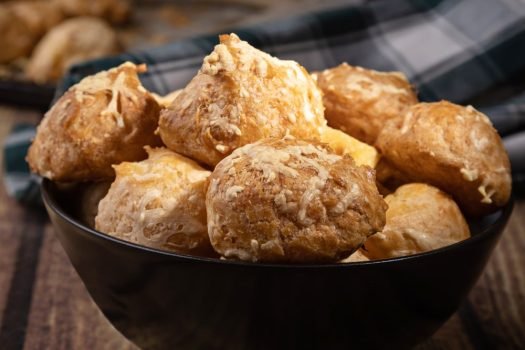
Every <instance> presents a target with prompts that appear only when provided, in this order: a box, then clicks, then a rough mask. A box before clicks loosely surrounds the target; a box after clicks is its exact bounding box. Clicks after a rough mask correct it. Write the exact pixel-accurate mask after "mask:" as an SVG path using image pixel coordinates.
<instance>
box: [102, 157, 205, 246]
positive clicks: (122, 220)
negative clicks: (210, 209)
mask: <svg viewBox="0 0 525 350" xmlns="http://www.w3.org/2000/svg"><path fill="white" fill-rule="evenodd" d="M146 150H147V152H148V155H149V158H148V159H146V160H143V161H141V162H135V163H131V162H123V163H121V164H119V165H115V166H114V168H115V171H116V174H117V177H116V179H115V181H114V182H113V183H112V184H111V187H110V189H109V192H108V194H107V195H106V196H105V197H104V198H103V199H102V200H101V201H100V204H99V207H98V214H97V217H96V219H95V227H96V229H97V230H99V231H102V232H105V233H107V234H110V235H112V236H115V237H118V238H120V239H124V240H127V241H130V242H134V243H138V244H142V245H145V246H147V247H153V248H158V249H167V250H171V251H175V252H178V253H187V254H194V255H209V254H210V253H211V252H212V251H213V249H212V248H211V245H210V240H209V238H208V232H207V229H206V208H205V196H206V189H207V186H208V177H209V176H210V172H209V171H207V170H205V169H203V168H201V167H200V166H199V165H198V164H197V163H195V162H194V161H192V160H190V159H188V158H186V157H183V156H181V155H179V154H176V153H174V152H172V151H170V150H168V149H166V148H149V147H146Z"/></svg>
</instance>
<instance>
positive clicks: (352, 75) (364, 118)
mask: <svg viewBox="0 0 525 350" xmlns="http://www.w3.org/2000/svg"><path fill="white" fill-rule="evenodd" d="M313 76H314V78H315V79H316V80H317V85H318V86H319V87H320V88H321V90H322V91H323V95H324V96H323V102H324V106H325V108H326V110H325V117H326V119H327V120H328V125H330V126H332V127H334V128H336V129H341V130H343V131H344V132H346V133H347V134H349V135H351V136H353V137H355V138H356V139H358V140H361V141H363V142H366V143H368V144H374V142H375V140H376V138H377V135H378V134H379V131H380V130H381V128H382V127H383V125H384V124H385V122H386V121H387V120H390V119H392V118H395V117H398V116H400V115H401V114H403V112H404V111H405V110H406V109H407V108H408V107H409V106H410V105H412V104H415V103H417V96H416V94H415V93H414V90H413V89H412V86H411V85H410V83H409V82H408V80H407V78H406V77H405V75H403V74H402V73H400V72H388V73H384V72H378V71H374V70H371V69H364V68H361V67H354V66H350V65H348V64H347V63H343V64H341V65H339V66H337V67H334V68H331V69H326V70H324V71H322V72H319V73H314V74H313Z"/></svg>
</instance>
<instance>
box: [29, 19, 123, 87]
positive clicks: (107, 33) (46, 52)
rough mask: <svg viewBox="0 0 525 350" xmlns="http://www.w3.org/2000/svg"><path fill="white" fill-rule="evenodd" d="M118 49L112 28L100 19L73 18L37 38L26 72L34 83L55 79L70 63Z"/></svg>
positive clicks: (101, 55) (54, 80) (111, 52)
mask: <svg viewBox="0 0 525 350" xmlns="http://www.w3.org/2000/svg"><path fill="white" fill-rule="evenodd" d="M119 50H120V46H119V44H118V40H117V35H116V33H115V31H114V30H113V29H112V28H111V27H110V26H108V25H107V24H106V23H105V22H104V21H103V20H101V19H98V18H95V17H78V18H73V19H70V20H67V21H65V22H63V23H61V24H59V25H58V26H56V27H54V28H53V29H52V30H51V31H49V32H48V33H47V34H46V35H45V36H44V37H43V38H42V40H40V42H39V43H38V45H37V46H36V48H35V50H34V51H33V54H32V55H31V59H30V61H29V64H28V66H27V68H26V74H27V76H28V77H29V78H31V80H33V81H35V82H37V83H47V82H56V81H57V80H58V79H60V78H61V77H62V76H63V75H64V73H65V72H66V70H67V69H68V68H69V67H70V66H71V65H73V64H75V63H78V62H82V61H85V60H88V59H94V58H98V57H103V56H108V55H112V54H116V53H118V52H119Z"/></svg>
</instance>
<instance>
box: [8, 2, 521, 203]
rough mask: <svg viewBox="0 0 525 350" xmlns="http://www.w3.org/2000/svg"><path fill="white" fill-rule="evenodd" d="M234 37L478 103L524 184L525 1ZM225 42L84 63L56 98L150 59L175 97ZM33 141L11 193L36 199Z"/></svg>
mask: <svg viewBox="0 0 525 350" xmlns="http://www.w3.org/2000/svg"><path fill="white" fill-rule="evenodd" d="M225 32H235V33H237V34H238V35H239V36H240V37H241V39H243V40H247V41H248V42H249V43H250V44H252V45H254V46H256V47H258V48H260V49H262V50H264V51H266V52H268V53H270V54H272V55H274V56H277V57H279V58H281V59H293V60H296V61H298V62H299V63H300V64H302V65H303V66H305V67H306V68H307V69H308V70H320V69H324V68H327V67H332V66H336V65H338V64H340V63H341V62H344V61H346V62H348V63H349V64H351V65H360V66H363V67H367V68H372V69H376V70H381V71H392V70H397V71H402V72H403V73H405V74H406V75H407V77H408V79H409V80H410V81H411V82H412V83H413V84H414V86H415V88H416V89H417V91H418V92H419V98H420V99H421V100H422V101H436V100H440V99H446V100H450V101H452V102H455V103H459V104H463V105H466V104H472V105H474V106H475V107H476V108H477V109H479V110H481V111H482V112H484V113H486V114H487V115H488V116H489V118H490V119H491V120H492V122H493V124H494V126H495V128H496V129H497V130H498V131H499V133H500V135H502V136H503V137H504V141H505V144H506V146H507V148H508V150H509V153H510V157H511V162H512V166H513V170H514V180H515V184H514V186H515V188H517V187H518V188H519V187H520V186H523V185H522V184H523V183H524V181H523V179H524V178H525V79H524V78H525V59H523V57H525V5H524V4H523V2H522V1H521V0H417V1H415V0H412V1H409V0H382V1H381V0H375V1H366V2H365V1H363V2H361V3H357V4H356V3H354V4H353V5H346V6H344V7H340V8H336V9H331V10H327V11H323V12H316V13H311V14H308V15H302V16H296V17H291V18H288V19H286V20H280V21H277V22H272V23H263V24H259V25H257V26H254V27H250V28H235V29H231V30H228V31H225ZM217 42H218V39H217V35H216V34H213V35H209V36H201V37H198V38H194V39H191V40H184V41H179V42H175V43H172V44H169V45H166V46H162V47H158V48H155V49H151V50H147V51H138V52H131V53H126V54H123V55H120V56H116V57H112V58H105V59H100V60H95V61H91V62H88V63H84V64H81V65H77V66H75V67H73V68H72V69H71V70H70V72H69V74H68V75H67V76H66V77H65V79H64V80H63V82H62V84H61V86H60V87H59V88H58V89H57V96H59V95H61V94H62V93H63V92H64V91H65V90H66V89H67V88H68V87H69V86H71V85H73V84H75V83H77V82H79V81H80V80H81V79H82V78H83V77H85V76H87V75H90V74H93V73H96V72H98V71H100V70H103V69H108V68H110V67H114V66H116V65H118V64H120V63H122V62H125V61H128V60H129V61H133V62H136V63H146V64H147V65H148V72H147V73H145V74H144V75H142V76H141V80H142V82H143V84H144V86H145V87H146V88H147V89H149V90H150V91H154V92H157V93H159V94H161V95H162V94H167V93H169V92H171V91H173V90H175V89H179V88H181V87H184V86H185V84H187V82H188V81H189V80H190V79H191V78H192V77H193V76H194V75H195V74H196V72H197V70H198V68H199V67H200V65H201V62H202V59H203V57H204V56H205V55H206V54H208V53H209V52H210V51H212V49H213V47H214V45H215V44H216V43H217ZM31 135H32V133H31V131H30V130H28V129H27V128H26V127H24V128H21V129H15V130H14V134H13V135H11V136H10V138H8V139H7V141H6V145H5V148H4V153H5V154H4V159H5V177H4V179H5V184H6V186H7V189H8V193H10V194H11V195H13V196H15V197H17V198H18V199H20V200H26V201H33V199H34V194H35V188H37V187H36V186H35V182H34V181H35V178H34V177H31V176H29V175H28V174H27V167H26V166H24V165H21V164H22V162H23V154H25V151H24V150H25V149H27V147H28V145H29V140H30V137H31ZM24 136H25V137H24ZM13 152H15V153H13ZM17 155H18V156H17Z"/></svg>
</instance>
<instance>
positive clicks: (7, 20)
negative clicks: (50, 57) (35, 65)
mask: <svg viewBox="0 0 525 350" xmlns="http://www.w3.org/2000/svg"><path fill="white" fill-rule="evenodd" d="M63 17H64V16H63V14H62V12H60V9H59V8H58V7H57V6H56V4H54V3H53V2H46V1H24V2H22V1H20V2H14V1H12V2H8V3H5V4H0V33H1V35H0V47H1V49H0V63H9V62H10V61H12V60H14V59H16V58H19V57H23V56H27V55H29V54H30V53H31V50H33V48H34V47H35V45H36V44H37V42H38V40H39V39H40V38H41V37H42V36H43V35H44V34H45V33H46V32H47V31H48V30H49V29H50V28H51V27H53V26H54V25H56V24H57V23H59V22H60V21H61V20H62V19H63Z"/></svg>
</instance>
